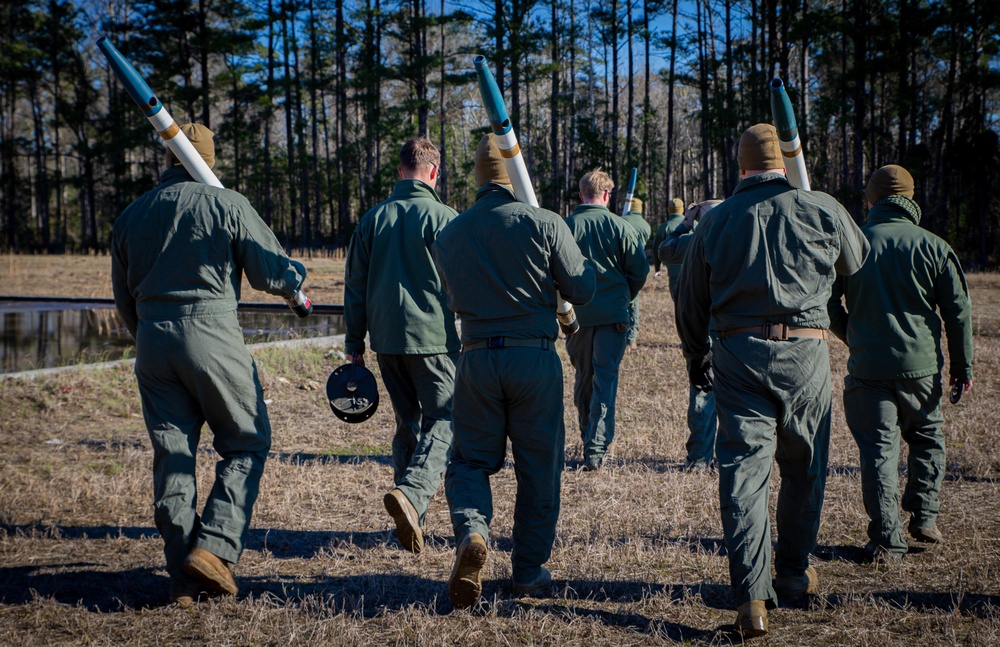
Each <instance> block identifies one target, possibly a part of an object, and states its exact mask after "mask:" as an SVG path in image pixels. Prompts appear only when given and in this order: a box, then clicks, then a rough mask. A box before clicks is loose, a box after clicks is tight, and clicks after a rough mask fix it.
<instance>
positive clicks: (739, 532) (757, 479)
mask: <svg viewBox="0 0 1000 647" xmlns="http://www.w3.org/2000/svg"><path fill="white" fill-rule="evenodd" d="M739 167H740V171H741V174H742V178H743V179H742V180H741V181H740V182H739V184H737V185H736V189H735V190H734V191H733V195H732V197H730V198H728V199H727V200H726V201H725V202H723V203H722V204H720V205H719V206H717V207H715V208H714V209H713V210H712V211H711V212H710V213H709V214H708V215H706V216H705V219H704V220H703V221H702V222H701V224H700V225H699V226H698V228H697V229H696V230H695V232H694V236H693V237H692V238H691V244H690V246H689V247H688V251H687V256H686V257H685V259H684V265H683V267H682V268H681V275H680V281H681V283H680V289H679V290H678V293H677V328H678V331H679V333H680V337H681V343H682V345H683V349H684V354H685V356H686V357H688V358H690V359H691V360H692V361H691V364H690V366H691V369H690V375H689V378H690V380H691V383H692V384H694V385H695V386H696V387H698V388H700V389H703V390H708V389H712V388H713V386H714V391H715V406H716V411H717V412H718V416H719V428H718V440H717V442H716V446H715V450H716V456H717V458H718V461H719V502H720V512H721V517H722V527H723V532H724V535H725V542H726V552H727V554H728V556H729V576H730V579H731V582H732V587H733V597H734V598H735V601H736V605H737V615H736V627H735V628H736V629H737V630H738V631H739V632H740V633H741V634H742V635H743V637H745V638H746V637H751V636H759V635H762V634H764V633H766V632H767V610H768V609H769V608H774V607H775V605H776V604H777V597H778V596H781V597H783V598H785V599H790V598H796V597H800V596H803V595H805V594H808V593H813V592H815V591H816V588H817V584H818V581H817V580H818V578H817V574H816V570H815V569H814V568H813V567H812V566H810V565H809V553H810V552H811V551H812V550H813V548H815V546H816V535H817V532H818V530H819V520H820V511H821V509H822V507H823V494H824V489H825V487H826V472H827V457H828V452H829V441H830V399H831V388H830V359H829V350H828V348H827V345H826V341H825V340H826V339H827V338H828V330H827V327H828V326H829V322H830V320H829V316H828V315H827V301H829V299H830V294H831V290H832V286H833V282H834V279H835V278H836V275H837V274H841V275H849V274H853V273H855V272H857V271H858V270H859V269H860V268H861V265H862V264H863V263H864V260H865V257H866V256H867V255H868V250H869V246H868V241H867V240H866V239H865V237H864V234H862V233H861V230H860V229H858V227H857V225H855V224H854V222H853V221H852V220H851V217H850V215H849V214H848V213H847V211H846V210H845V209H844V207H843V206H841V205H840V204H839V203H838V202H837V201H836V200H834V199H833V198H832V197H830V196H829V195H827V194H825V193H820V192H819V191H803V190H800V189H795V188H792V187H791V186H790V185H789V183H788V180H787V179H785V169H784V162H783V161H782V155H781V149H780V148H779V146H778V135H777V132H776V131H775V129H774V127H773V126H771V125H770V124H757V125H755V126H751V127H750V128H748V129H747V130H746V132H744V133H743V136H742V137H741V138H740V143H739ZM710 339H711V341H710ZM713 373H714V376H713ZM775 460H777V463H778V470H779V472H780V474H781V489H780V490H779V492H778V509H777V517H776V521H777V526H778V547H777V554H776V558H775V572H776V574H777V576H776V577H775V578H774V580H773V581H772V579H771V524H770V521H769V519H768V497H769V490H770V488H769V485H768V484H769V482H770V478H771V469H772V463H773V462H774V461H775Z"/></svg>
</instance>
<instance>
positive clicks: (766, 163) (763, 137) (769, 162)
mask: <svg viewBox="0 0 1000 647" xmlns="http://www.w3.org/2000/svg"><path fill="white" fill-rule="evenodd" d="M737 161H738V162H739V164H740V170H741V171H767V170H770V169H779V168H785V160H784V159H782V157H781V146H779V145H778V131H777V130H775V129H774V126H772V125H771V124H756V125H754V126H750V127H749V128H747V129H746V132H744V133H743V136H742V137H740V147H739V153H738V154H737Z"/></svg>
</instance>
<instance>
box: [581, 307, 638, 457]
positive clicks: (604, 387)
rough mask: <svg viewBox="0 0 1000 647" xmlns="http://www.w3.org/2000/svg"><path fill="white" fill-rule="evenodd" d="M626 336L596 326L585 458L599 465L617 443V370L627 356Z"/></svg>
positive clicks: (614, 328) (620, 332) (613, 329)
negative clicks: (598, 462)
mask: <svg viewBox="0 0 1000 647" xmlns="http://www.w3.org/2000/svg"><path fill="white" fill-rule="evenodd" d="M626 337H627V336H626V332H625V331H619V330H618V328H617V326H615V325H611V326H597V327H596V328H595V329H594V343H593V360H592V361H593V375H594V378H593V392H592V393H591V396H590V413H589V416H588V418H589V419H588V424H587V435H586V441H585V442H584V448H583V452H584V457H585V458H586V460H587V461H588V462H591V461H593V460H597V461H600V460H601V459H603V458H604V455H605V454H607V452H608V448H609V447H610V446H611V443H612V441H614V439H615V408H616V403H617V399H618V370H619V368H620V367H621V362H622V357H623V356H624V355H625V343H626Z"/></svg>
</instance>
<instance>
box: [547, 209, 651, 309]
mask: <svg viewBox="0 0 1000 647" xmlns="http://www.w3.org/2000/svg"><path fill="white" fill-rule="evenodd" d="M566 224H567V225H569V228H570V231H572V232H573V237H574V238H575V239H576V242H577V244H578V245H579V246H580V251H581V252H583V255H584V257H585V258H586V259H587V260H588V261H590V264H591V265H592V266H593V268H594V271H595V272H596V273H597V293H596V294H595V295H594V298H593V300H592V301H591V302H590V303H588V304H587V305H585V306H581V307H579V308H577V309H576V318H577V320H578V321H579V322H580V325H581V326H604V325H608V324H615V323H625V322H627V321H628V304H629V302H630V301H632V299H634V298H635V297H636V295H638V294H639V290H641V289H642V286H643V285H644V284H645V283H646V275H647V274H649V263H648V262H647V261H646V254H645V252H644V251H643V249H642V246H640V245H639V237H638V236H637V235H636V232H635V230H634V229H632V227H631V226H629V225H628V224H626V223H625V222H623V221H622V219H621V218H618V217H616V216H615V215H614V214H613V213H611V212H610V211H608V210H607V208H605V207H601V206H598V205H595V204H581V205H580V206H578V207H577V208H576V209H574V210H573V213H572V214H570V216H569V217H568V218H567V219H566Z"/></svg>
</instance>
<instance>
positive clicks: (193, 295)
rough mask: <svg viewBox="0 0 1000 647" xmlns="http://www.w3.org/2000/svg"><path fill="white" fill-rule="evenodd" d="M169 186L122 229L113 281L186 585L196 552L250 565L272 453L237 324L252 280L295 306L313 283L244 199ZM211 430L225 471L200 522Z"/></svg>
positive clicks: (175, 571) (184, 176) (174, 174)
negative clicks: (202, 472) (202, 455)
mask: <svg viewBox="0 0 1000 647" xmlns="http://www.w3.org/2000/svg"><path fill="white" fill-rule="evenodd" d="M160 180H161V183H160V185H159V186H158V187H157V188H155V189H153V190H152V191H149V192H148V193H146V194H145V195H143V196H142V197H140V198H139V199H137V200H136V201H135V202H133V203H132V204H131V205H129V206H128V208H126V209H125V211H124V212H122V214H121V215H120V216H119V217H118V219H117V220H115V223H114V228H113V231H112V263H111V280H112V287H113V289H114V295H115V305H116V306H117V308H118V313H119V314H120V315H121V317H122V319H124V321H125V325H126V326H127V327H128V329H129V331H130V332H131V333H132V334H133V335H134V336H135V341H136V363H135V375H136V379H137V381H138V384H139V395H140V397H141V399H142V412H143V416H144V417H145V421H146V428H147V429H148V430H149V438H150V441H151V443H152V445H153V496H154V503H153V505H154V518H155V520H156V527H157V529H158V530H159V531H160V535H161V536H162V537H163V541H164V554H165V555H166V560H167V571H168V572H169V573H170V575H171V577H173V578H178V577H182V575H181V565H182V563H183V562H184V558H185V557H186V556H187V554H188V553H189V552H190V550H191V549H192V548H196V547H197V548H202V549H204V550H207V551H208V552H210V553H212V554H214V555H215V556H216V557H220V558H222V559H224V560H226V561H228V562H233V563H235V562H237V561H238V560H239V557H240V553H241V552H242V551H243V546H244V543H245V542H246V538H247V532H248V529H249V527H250V517H251V513H252V511H253V505H254V502H255V501H256V499H257V493H258V491H259V484H260V477H261V475H262V473H263V471H264V460H265V459H266V457H267V453H268V450H269V449H270V447H271V425H270V422H269V421H268V417H267V407H266V406H265V404H264V396H263V389H262V388H261V385H260V381H259V379H258V378H257V367H256V366H255V364H254V361H253V359H252V358H251V357H250V353H249V352H248V351H247V349H246V346H245V344H244V342H243V332H242V328H241V326H240V323H239V321H238V320H237V318H236V306H237V303H238V302H239V298H240V283H241V278H242V275H243V273H244V272H245V273H246V276H247V279H248V280H249V281H250V285H251V286H253V287H254V288H255V289H258V290H263V291H264V292H267V293H269V294H274V295H278V296H282V297H286V298H287V297H291V296H294V295H295V293H296V292H297V291H298V289H299V287H300V286H301V285H302V282H303V280H305V276H306V272H305V268H303V267H302V265H301V264H300V263H298V262H296V261H293V260H290V259H289V258H288V257H287V256H285V254H284V252H283V251H282V249H281V245H280V244H278V241H277V240H276V239H275V237H274V234H273V233H272V232H271V230H270V229H269V228H268V227H267V225H266V224H264V222H263V221H262V220H261V219H260V217H259V216H258V215H257V212H256V211H254V209H253V207H251V206H250V203H249V202H248V201H247V200H246V198H244V197H243V196H242V195H240V194H239V193H237V192H235V191H230V190H227V189H221V188H216V187H212V186H208V185H205V184H201V183H198V182H195V181H194V180H193V179H192V178H191V176H190V175H188V173H187V171H185V170H184V169H183V168H173V169H170V170H167V171H165V172H164V173H163V174H162V175H161V176H160ZM205 422H208V425H209V427H211V429H212V434H213V439H212V444H213V446H214V447H215V450H216V451H217V452H218V453H219V455H220V456H221V459H220V460H219V461H218V463H216V468H215V483H214V484H213V487H212V491H211V492H210V493H209V495H208V498H207V499H206V501H205V507H204V510H203V511H202V514H201V515H200V516H199V515H198V511H197V503H198V497H197V491H196V480H195V454H196V452H197V449H198V441H199V439H200V436H201V429H202V426H203V425H204V423H205Z"/></svg>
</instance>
